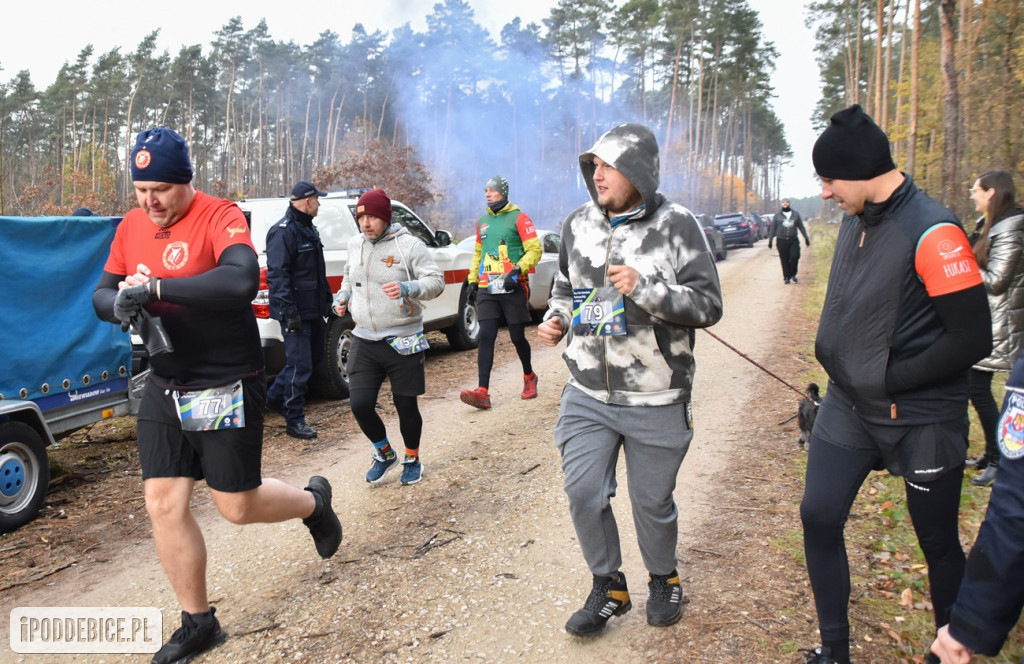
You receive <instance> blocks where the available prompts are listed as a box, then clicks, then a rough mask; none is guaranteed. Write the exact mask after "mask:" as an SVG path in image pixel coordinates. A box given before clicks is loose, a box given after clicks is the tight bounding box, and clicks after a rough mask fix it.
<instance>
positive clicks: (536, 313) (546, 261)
mask: <svg viewBox="0 0 1024 664" xmlns="http://www.w3.org/2000/svg"><path fill="white" fill-rule="evenodd" d="M537 238H538V239H539V240H540V245H541V247H542V248H543V249H544V253H543V254H541V257H540V262H539V263H537V266H536V267H534V268H533V270H532V271H531V272H530V313H531V314H533V319H534V320H536V321H539V320H540V319H541V317H542V316H543V315H544V312H545V311H547V309H548V300H549V299H550V298H551V286H552V285H553V284H554V283H555V274H556V273H557V272H558V249H559V247H560V246H561V244H562V236H561V235H559V234H558V233H556V232H555V231H546V230H540V229H538V230H537ZM475 244H476V236H475V235H470V236H469V237H467V238H465V239H463V240H459V244H458V246H459V249H462V250H463V251H467V252H469V254H470V256H472V255H473V250H474V245H475Z"/></svg>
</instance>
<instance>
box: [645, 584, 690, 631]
mask: <svg viewBox="0 0 1024 664" xmlns="http://www.w3.org/2000/svg"><path fill="white" fill-rule="evenodd" d="M647 588H648V589H649V590H650V594H649V595H648V596H647V624H648V625H653V626H655V627H668V626H669V625H674V624H676V623H677V622H679V618H681V617H682V615H683V589H682V587H681V586H680V585H679V573H678V572H676V571H675V570H672V573H671V574H666V575H664V576H662V575H661V574H651V575H650V577H649V578H648V579H647Z"/></svg>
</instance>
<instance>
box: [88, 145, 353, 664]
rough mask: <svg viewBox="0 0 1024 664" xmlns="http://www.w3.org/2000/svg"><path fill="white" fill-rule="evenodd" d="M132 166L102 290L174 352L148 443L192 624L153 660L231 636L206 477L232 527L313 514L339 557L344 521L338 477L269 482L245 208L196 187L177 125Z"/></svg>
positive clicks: (162, 550)
mask: <svg viewBox="0 0 1024 664" xmlns="http://www.w3.org/2000/svg"><path fill="white" fill-rule="evenodd" d="M131 156H132V159H131V172H132V180H133V181H134V186H135V196H136V198H137V199H138V202H139V207H138V208H135V209H133V210H131V211H130V212H128V214H127V215H125V217H124V219H123V220H122V221H121V223H120V225H119V226H118V228H117V232H116V234H115V236H114V241H113V244H112V245H111V248H110V257H109V258H108V259H107V264H106V266H105V267H104V272H103V275H102V277H101V278H100V282H99V284H98V285H97V287H96V291H95V293H94V294H93V306H94V307H95V309H96V313H97V315H99V317H100V318H102V319H104V320H108V321H110V322H112V323H120V324H121V326H122V328H123V329H127V327H128V326H133V327H135V328H136V329H138V330H141V331H142V332H143V333H145V332H146V331H147V329H148V328H147V323H146V319H148V318H149V317H151V316H152V317H159V319H160V321H161V322H162V324H163V327H164V328H165V329H166V338H167V340H169V342H170V345H171V346H173V348H168V349H166V352H162V353H159V354H153V355H152V356H151V357H150V366H151V368H152V371H151V373H150V377H149V380H148V381H147V384H146V387H145V390H144V392H143V396H142V400H141V403H140V406H139V415H138V427H137V429H138V430H137V438H138V447H139V461H140V464H141V466H142V478H143V480H144V483H143V486H144V492H145V497H146V510H147V511H148V513H149V517H150V520H151V521H152V524H153V539H154V540H155V542H156V548H157V554H158V555H159V557H160V562H161V564H162V565H163V567H164V571H165V572H166V574H167V576H168V578H169V579H170V582H171V585H172V586H173V588H174V592H175V595H176V596H177V598H178V601H179V602H180V603H181V607H182V612H181V623H182V625H181V628H180V629H178V630H177V631H175V632H174V635H173V636H172V637H171V639H170V640H169V641H168V642H167V643H166V644H164V646H163V648H161V649H160V651H159V652H158V653H157V654H156V655H155V656H154V658H153V662H154V663H155V664H166V663H169V662H178V661H185V659H188V658H191V657H192V656H193V655H196V654H198V653H200V652H202V651H204V650H206V649H208V648H212V647H214V646H216V645H218V644H220V643H222V642H223V641H224V639H225V638H226V637H225V634H224V631H223V630H222V629H221V627H220V623H219V622H218V621H217V618H216V616H215V615H214V609H213V608H211V607H210V605H209V601H208V597H207V591H206V544H205V542H204V540H203V534H202V531H201V530H200V529H199V525H198V524H197V523H196V521H195V519H194V518H193V516H192V512H191V508H190V499H191V496H192V492H193V489H194V487H195V483H196V481H197V480H201V479H205V480H206V483H207V485H208V486H209V488H210V495H211V496H212V497H213V502H214V504H216V505H217V509H218V510H219V511H220V513H221V514H222V515H223V516H224V518H226V519H227V520H229V521H231V522H232V523H237V524H246V523H275V522H279V521H285V520H288V519H296V518H298V519H302V520H303V523H304V524H306V526H307V527H308V528H309V530H310V533H311V534H312V536H313V540H314V542H315V544H316V549H317V552H318V553H319V554H320V556H321V557H323V558H330V557H331V556H332V555H334V553H335V551H337V549H338V546H339V545H340V544H341V539H342V528H341V522H340V521H339V520H338V517H337V515H336V514H335V513H334V509H333V507H332V506H331V485H330V483H329V482H328V481H327V480H326V479H325V478H323V477H319V476H314V477H312V478H310V480H309V485H308V486H307V487H306V489H305V490H304V491H303V490H301V489H299V488H297V487H293V486H291V485H288V484H285V483H284V482H281V481H280V480H276V479H271V478H264V477H261V472H260V471H261V465H260V462H261V454H262V447H263V409H264V405H265V403H266V390H267V384H266V379H265V377H264V374H263V359H262V353H261V349H260V340H259V332H258V330H257V328H256V319H255V316H254V314H253V311H252V306H251V302H252V299H253V297H254V296H255V295H256V291H257V289H258V287H259V265H258V262H257V259H256V252H255V250H254V249H253V245H252V240H251V239H250V237H249V229H248V226H247V224H246V222H245V217H244V216H243V215H242V212H241V210H240V209H239V208H238V206H236V205H235V204H233V203H230V202H228V201H224V200H220V199H218V198H214V197H213V196H209V195H207V194H204V193H202V192H199V191H196V189H195V187H194V186H193V185H192V164H191V161H190V160H189V155H188V147H187V146H186V145H185V141H184V139H183V138H182V137H181V136H179V135H178V134H177V133H175V132H174V131H172V130H170V129H168V128H166V127H156V128H154V129H150V130H147V131H143V132H141V133H140V134H139V135H138V138H137V140H136V143H135V148H134V149H133V150H132V155H131Z"/></svg>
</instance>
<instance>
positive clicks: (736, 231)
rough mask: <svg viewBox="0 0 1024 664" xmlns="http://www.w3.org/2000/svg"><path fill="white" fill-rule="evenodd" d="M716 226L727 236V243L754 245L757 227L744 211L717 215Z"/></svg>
mask: <svg viewBox="0 0 1024 664" xmlns="http://www.w3.org/2000/svg"><path fill="white" fill-rule="evenodd" d="M715 228H717V229H718V230H719V231H721V232H722V235H723V236H725V243H726V245H739V244H741V245H743V246H745V247H753V246H754V240H756V239H757V227H756V226H755V225H754V224H753V223H752V222H751V221H750V219H748V218H747V217H746V216H744V214H743V213H742V212H730V213H729V214H716V215H715Z"/></svg>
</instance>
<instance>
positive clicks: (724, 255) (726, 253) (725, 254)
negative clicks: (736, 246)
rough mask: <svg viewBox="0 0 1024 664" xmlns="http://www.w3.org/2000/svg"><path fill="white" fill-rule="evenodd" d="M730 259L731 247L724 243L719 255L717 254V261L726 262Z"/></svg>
mask: <svg viewBox="0 0 1024 664" xmlns="http://www.w3.org/2000/svg"><path fill="white" fill-rule="evenodd" d="M728 257H729V247H727V246H725V243H724V242H723V243H722V246H721V248H720V249H719V251H718V253H717V254H715V260H720V261H724V260H725V259H726V258H728Z"/></svg>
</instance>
